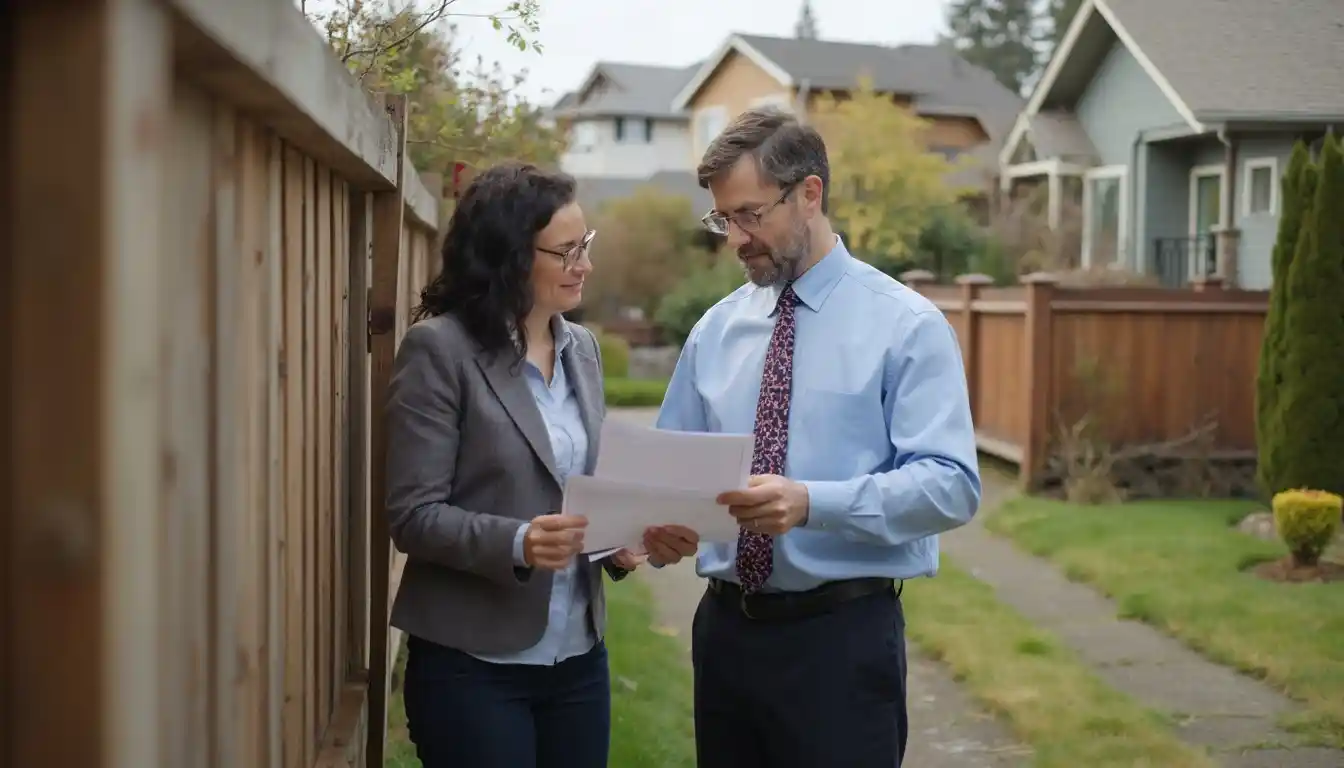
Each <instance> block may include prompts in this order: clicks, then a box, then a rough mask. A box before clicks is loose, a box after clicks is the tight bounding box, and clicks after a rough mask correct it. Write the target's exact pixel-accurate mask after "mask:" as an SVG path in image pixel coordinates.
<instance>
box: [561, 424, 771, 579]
mask: <svg viewBox="0 0 1344 768" xmlns="http://www.w3.org/2000/svg"><path fill="white" fill-rule="evenodd" d="M753 445H754V439H753V437H752V436H751V435H722V434H708V433H702V432H672V431H666V430H660V429H652V428H650V427H641V426H639V425H637V424H630V423H627V422H623V421H618V420H616V419H608V420H606V421H605V422H604V423H603V425H602V449H601V453H600V454H599V455H598V459H597V471H596V472H595V473H594V475H593V476H592V477H587V476H583V475H577V476H574V477H571V478H570V479H569V482H568V483H566V485H565V500H564V512H565V513H566V514H574V515H583V516H585V517H587V518H588V529H587V531H586V532H585V533H584V550H585V552H586V553H587V554H589V556H590V559H600V558H602V557H605V556H606V555H608V554H610V553H611V552H612V551H613V550H616V549H619V548H621V547H629V548H631V549H635V550H636V551H638V550H639V549H640V548H642V544H641V543H640V542H641V540H642V539H643V537H644V529H645V528H649V527H651V526H658V525H681V526H685V527H687V528H690V529H691V530H693V531H695V532H696V533H698V534H699V535H700V539H701V541H734V540H736V539H737V533H738V526H737V521H736V520H734V519H733V517H732V516H731V515H729V514H728V509H727V508H726V507H724V506H722V505H720V504H718V503H716V502H715V499H716V498H717V497H718V495H719V494H720V493H723V492H724V491H731V490H735V489H739V488H745V487H746V485H747V477H748V476H749V475H750V472H751V455H752V448H753Z"/></svg>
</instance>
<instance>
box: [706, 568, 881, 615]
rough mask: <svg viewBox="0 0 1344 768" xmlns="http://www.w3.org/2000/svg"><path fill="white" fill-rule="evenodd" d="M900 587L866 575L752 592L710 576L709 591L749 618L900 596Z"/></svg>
mask: <svg viewBox="0 0 1344 768" xmlns="http://www.w3.org/2000/svg"><path fill="white" fill-rule="evenodd" d="M904 587H905V582H904V581H902V582H900V587H896V586H893V584H892V580H891V579H882V578H865V579H846V580H844V581H830V582H827V583H825V584H822V585H821V586H819V587H816V588H815V589H809V590H807V591H806V592H753V593H750V594H749V593H746V592H743V591H742V587H740V586H738V585H736V584H734V583H732V582H731V581H723V580H722V579H710V580H709V593H710V594H711V595H714V597H715V598H716V599H717V600H719V601H720V602H722V603H723V604H724V605H726V606H728V607H730V608H732V609H733V610H735V611H738V612H739V613H741V614H742V615H743V616H745V617H747V618H748V619H753V620H755V621H796V620H798V619H805V618H808V617H809V616H817V615H820V614H823V613H829V612H830V611H832V610H834V609H835V607H836V606H838V605H840V604H841V603H847V602H849V601H850V600H857V599H859V598H861V597H867V596H869V595H876V594H878V593H881V592H889V591H892V590H895V592H896V596H897V597H900V596H901V589H902V588H904Z"/></svg>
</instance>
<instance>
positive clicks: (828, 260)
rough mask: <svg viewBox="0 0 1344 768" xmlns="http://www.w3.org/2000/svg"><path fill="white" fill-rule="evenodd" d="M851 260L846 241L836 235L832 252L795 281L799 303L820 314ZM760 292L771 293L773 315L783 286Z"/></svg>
mask: <svg viewBox="0 0 1344 768" xmlns="http://www.w3.org/2000/svg"><path fill="white" fill-rule="evenodd" d="M851 258H853V257H852V256H850V255H849V249H848V248H846V247H845V243H844V241H843V240H841V239H840V236H839V235H836V236H835V246H834V247H833V248H831V250H830V252H828V253H827V254H826V255H825V256H823V257H821V260H820V261H818V262H817V263H816V264H813V265H812V268H811V269H809V270H807V271H806V272H804V273H803V274H802V275H801V276H799V277H798V279H797V280H794V281H793V292H794V293H795V294H797V295H798V301H800V302H801V303H802V305H803V306H805V307H807V308H808V309H810V310H812V311H813V312H820V311H821V305H822V304H825V303H826V297H828V296H830V295H831V291H832V290H834V289H835V286H836V283H839V282H840V278H841V277H842V276H843V275H844V274H845V271H846V270H847V269H848V268H849V261H850V259H851ZM760 290H766V291H769V295H770V299H771V300H770V305H769V306H770V309H769V312H770V313H771V314H773V313H774V311H775V305H776V304H777V303H778V301H779V294H780V292H781V291H782V290H783V286H771V287H770V288H764V289H760Z"/></svg>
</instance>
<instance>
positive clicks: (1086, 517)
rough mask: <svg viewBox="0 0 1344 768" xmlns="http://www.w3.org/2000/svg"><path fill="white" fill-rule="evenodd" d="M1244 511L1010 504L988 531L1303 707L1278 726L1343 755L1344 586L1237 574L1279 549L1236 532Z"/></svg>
mask: <svg viewBox="0 0 1344 768" xmlns="http://www.w3.org/2000/svg"><path fill="white" fill-rule="evenodd" d="M1254 509H1255V505H1253V504H1249V503H1246V502H1225V501H1224V502H1208V501H1200V502H1191V501H1180V502H1175V501H1165V502H1135V503H1130V504H1123V505H1113V506H1098V507H1075V506H1071V505H1068V504H1065V503H1062V502H1057V501H1051V500H1047V499H1033V498H1018V499H1014V500H1012V501H1010V502H1009V503H1008V504H1007V505H1005V506H1004V507H1003V508H1002V509H1000V510H999V511H998V512H997V513H996V514H994V515H992V516H989V517H988V518H987V523H986V524H987V526H988V527H989V528H990V530H993V531H995V532H997V533H1000V534H1003V535H1005V536H1008V537H1009V538H1011V539H1013V540H1014V541H1016V542H1018V544H1020V545H1021V546H1022V547H1023V548H1025V549H1026V550H1028V551H1030V552H1033V553H1035V554H1037V555H1040V556H1042V557H1045V558H1048V559H1050V560H1052V561H1054V562H1055V563H1057V564H1059V566H1060V567H1061V568H1062V569H1063V571H1064V573H1066V574H1067V575H1068V576H1069V578H1071V579H1074V580H1077V581H1082V582H1086V583H1089V584H1093V585H1095V586H1096V587H1098V588H1099V589H1100V590H1101V591H1102V592H1104V593H1106V594H1107V595H1109V596H1110V597H1112V598H1114V599H1115V600H1116V602H1117V603H1118V604H1119V605H1120V612H1121V614H1122V616H1124V617H1126V618H1132V619H1136V620H1139V621H1144V622H1147V623H1149V624H1152V625H1153V626H1156V627H1158V628H1160V629H1162V630H1163V631H1165V632H1167V633H1169V634H1171V635H1173V636H1175V637H1177V638H1179V639H1180V640H1182V641H1183V642H1185V643H1186V644H1187V645H1189V646H1190V647H1192V648H1194V649H1195V650H1197V651H1199V652H1201V653H1203V654H1205V655H1206V656H1208V657H1209V658H1211V659H1213V660H1214V661H1217V662H1219V663H1222V664H1226V665H1229V666H1232V667H1235V668H1237V669H1239V670H1241V671H1243V672H1246V673H1249V674H1252V675H1255V676H1257V677H1262V678H1264V679H1265V680H1267V681H1268V682H1269V683H1271V684H1272V685H1274V686H1276V687H1278V688H1279V689H1280V690H1282V691H1284V692H1285V693H1287V694H1288V695H1289V696H1291V697H1293V698H1295V699H1298V700H1300V701H1302V702H1303V703H1305V704H1306V706H1307V708H1308V712H1306V713H1305V714H1303V715H1300V716H1297V717H1295V718H1294V720H1293V722H1289V723H1285V725H1287V726H1289V727H1290V728H1292V729H1293V730H1296V731H1298V732H1299V733H1302V734H1304V735H1306V736H1308V737H1309V738H1311V739H1312V740H1313V741H1315V742H1317V743H1322V744H1326V745H1329V746H1335V747H1344V584H1341V583H1332V584H1311V583H1308V584H1284V583H1277V582H1271V581H1266V580H1264V579H1260V578H1257V577H1256V576H1254V575H1252V574H1250V573H1246V572H1244V569H1246V568H1248V567H1249V566H1251V565H1254V564H1256V563H1259V562H1263V561H1266V560H1272V559H1275V558H1278V557H1282V556H1283V555H1284V554H1285V550H1284V548H1283V546H1282V545H1280V544H1278V543H1275V542H1267V541H1261V540H1258V539H1255V538H1253V537H1251V536H1247V535H1245V534H1242V533H1240V532H1238V531H1237V530H1235V528H1233V525H1234V524H1235V523H1236V521H1238V520H1240V519H1241V518H1242V517H1243V516H1244V515H1245V514H1246V513H1247V512H1250V511H1253V510H1254Z"/></svg>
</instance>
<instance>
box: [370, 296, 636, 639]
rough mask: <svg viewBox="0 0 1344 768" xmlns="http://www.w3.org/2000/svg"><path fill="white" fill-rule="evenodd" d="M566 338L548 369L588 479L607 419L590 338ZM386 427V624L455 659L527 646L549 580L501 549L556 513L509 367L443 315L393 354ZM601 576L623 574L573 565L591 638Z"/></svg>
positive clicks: (554, 477)
mask: <svg viewBox="0 0 1344 768" xmlns="http://www.w3.org/2000/svg"><path fill="white" fill-rule="evenodd" d="M556 322H557V323H564V322H566V321H565V320H562V319H560V318H557V319H556ZM569 328H570V330H571V331H572V332H573V334H574V343H571V344H570V345H569V346H568V347H566V348H565V351H564V352H563V353H562V354H561V364H562V365H564V366H565V374H566V376H568V378H569V380H570V381H571V382H572V383H573V386H574V391H575V394H576V397H577V398H578V401H579V409H580V412H581V413H582V415H583V423H584V426H585V427H586V428H587V430H588V436H589V441H590V443H591V449H590V450H589V453H588V464H587V466H586V467H585V469H584V471H585V472H586V473H592V471H593V468H594V465H595V464H596V461H597V450H598V435H599V432H600V429H601V424H602V419H603V417H604V416H605V411H606V406H605V402H604V399H603V390H602V359H601V353H600V352H599V351H598V346H597V342H596V340H595V339H594V338H593V334H592V333H591V332H589V331H588V330H587V329H586V328H583V327H582V326H579V325H574V324H572V323H571V324H569ZM386 418H387V438H388V448H387V515H388V528H389V530H390V532H391V534H392V541H393V543H395V544H396V546H397V549H399V550H401V551H402V552H405V553H406V554H407V555H408V557H407V561H406V570H405V572H404V573H403V575H402V580H401V588H400V590H399V591H398V593H397V597H396V602H395V603H394V605H393V608H392V624H393V625H394V626H396V627H399V628H401V629H403V630H405V631H406V632H409V633H410V634H412V635H416V636H417V637H421V638H424V639H426V640H429V641H431V642H434V643H438V644H440V645H445V646H448V647H450V648H456V649H458V650H462V651H467V652H468V653H485V654H501V653H512V652H516V651H521V650H524V649H527V648H530V647H532V646H533V645H535V644H536V643H537V642H538V641H539V640H540V639H541V636H542V633H543V632H545V629H546V619H547V606H548V604H549V602H550V596H551V582H552V574H551V572H550V571H545V570H531V569H526V568H516V567H515V566H514V560H513V542H514V537H515V535H516V534H517V532H518V529H519V527H521V526H522V524H523V523H524V522H526V521H528V520H531V519H532V518H534V517H536V516H537V515H542V514H546V513H548V512H559V511H560V503H561V484H560V476H559V473H558V472H557V471H556V468H555V459H554V457H553V456H552V455H551V443H550V439H549V436H548V434H547V431H546V425H545V423H544V422H543V421H542V418H541V412H540V411H538V410H537V406H536V403H535V402H534V401H533V399H532V394H531V392H530V390H529V389H528V386H527V382H526V380H524V379H523V377H522V375H521V370H520V369H518V368H516V367H515V365H514V364H513V362H512V361H511V360H510V359H508V357H507V356H492V355H489V354H487V353H485V352H483V351H482V350H481V349H480V347H479V345H477V344H476V342H475V341H474V340H473V339H472V338H471V337H470V336H469V335H468V334H467V332H466V330H465V329H464V328H463V327H462V325H461V323H460V322H459V321H458V320H457V319H456V318H455V317H453V316H451V315H440V316H439V317H435V318H431V319H428V320H424V321H421V322H419V323H416V324H415V325H414V326H412V327H411V328H410V330H408V331H407V332H406V335H405V337H404V338H403V339H402V342H401V347H400V349H399V350H398V351H397V360H396V365H395V367H394V368H393V371H392V383H391V389H390V391H389V395H388V401H387V412H386ZM604 567H605V568H607V570H608V572H609V573H610V574H611V575H612V577H613V578H616V579H619V578H621V577H622V576H624V575H625V572H624V571H621V570H620V569H618V568H616V567H615V566H612V565H611V564H610V563H592V564H585V567H584V569H583V574H584V577H585V578H586V579H587V581H588V587H589V595H590V596H591V601H592V602H591V612H590V615H591V617H592V622H593V630H594V632H595V634H596V635H597V636H598V637H601V636H602V633H603V630H604V629H605V627H606V602H605V598H604V596H603V593H602V570H603V568H604Z"/></svg>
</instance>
